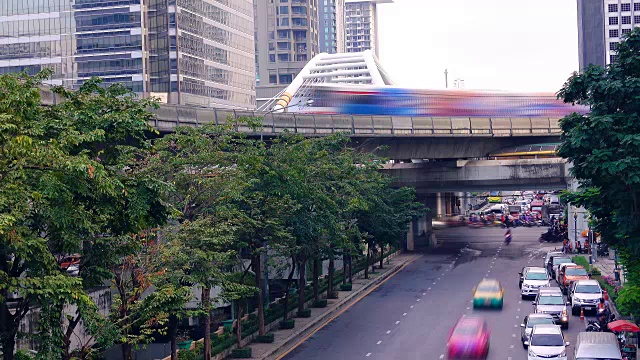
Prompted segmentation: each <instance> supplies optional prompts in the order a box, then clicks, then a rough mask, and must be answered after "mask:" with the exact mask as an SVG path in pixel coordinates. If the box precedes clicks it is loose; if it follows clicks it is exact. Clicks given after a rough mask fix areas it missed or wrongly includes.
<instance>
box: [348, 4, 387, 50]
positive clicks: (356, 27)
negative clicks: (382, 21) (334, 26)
mask: <svg viewBox="0 0 640 360" xmlns="http://www.w3.org/2000/svg"><path fill="white" fill-rule="evenodd" d="M383 3H393V0H346V4H345V5H346V8H345V13H346V23H345V27H346V35H347V39H346V42H347V52H361V51H365V50H372V51H373V53H374V54H375V55H376V56H377V57H379V56H380V54H379V48H380V46H379V45H378V11H377V6H378V4H383Z"/></svg>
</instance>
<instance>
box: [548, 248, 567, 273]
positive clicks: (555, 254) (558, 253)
mask: <svg viewBox="0 0 640 360" xmlns="http://www.w3.org/2000/svg"><path fill="white" fill-rule="evenodd" d="M552 256H554V257H555V256H559V257H561V256H564V253H563V252H562V251H549V252H548V253H547V256H545V258H544V265H543V266H544V268H545V269H546V268H547V265H549V260H551V257H552Z"/></svg>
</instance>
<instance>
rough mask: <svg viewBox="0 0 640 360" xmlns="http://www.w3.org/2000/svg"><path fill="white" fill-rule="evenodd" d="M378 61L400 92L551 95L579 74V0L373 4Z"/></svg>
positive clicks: (416, 0) (397, 0)
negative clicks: (459, 88) (457, 86)
mask: <svg viewBox="0 0 640 360" xmlns="http://www.w3.org/2000/svg"><path fill="white" fill-rule="evenodd" d="M378 11H379V14H378V19H379V22H380V24H379V26H380V27H379V35H380V61H381V63H382V66H383V67H384V68H385V70H386V71H387V72H388V73H389V75H390V76H391V78H392V80H393V81H394V82H395V83H396V84H397V85H401V86H407V87H419V88H427V89H439V88H444V86H445V81H444V70H445V69H448V70H449V87H450V88H451V87H452V86H453V82H454V80H455V79H457V78H462V79H464V83H465V86H464V87H465V88H466V89H486V90H505V91H542V92H556V91H557V90H558V89H560V87H561V86H562V84H563V83H564V81H565V80H566V79H567V78H568V77H569V76H570V75H571V73H572V72H573V71H576V70H577V69H578V30H577V17H576V16H577V15H576V0H533V1H532V0H515V1H514V0H455V1H453V0H395V3H393V4H381V5H378Z"/></svg>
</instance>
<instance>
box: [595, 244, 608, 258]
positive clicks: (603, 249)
mask: <svg viewBox="0 0 640 360" xmlns="http://www.w3.org/2000/svg"><path fill="white" fill-rule="evenodd" d="M597 251H598V256H609V245H607V244H598V250H597Z"/></svg>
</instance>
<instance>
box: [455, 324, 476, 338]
mask: <svg viewBox="0 0 640 360" xmlns="http://www.w3.org/2000/svg"><path fill="white" fill-rule="evenodd" d="M477 333H478V327H477V326H475V325H469V324H462V325H459V326H458V327H456V329H455V330H454V331H453V334H454V335H457V336H470V335H476V334H477Z"/></svg>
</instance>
